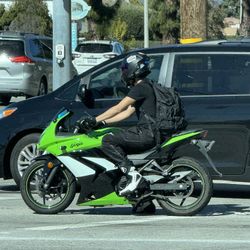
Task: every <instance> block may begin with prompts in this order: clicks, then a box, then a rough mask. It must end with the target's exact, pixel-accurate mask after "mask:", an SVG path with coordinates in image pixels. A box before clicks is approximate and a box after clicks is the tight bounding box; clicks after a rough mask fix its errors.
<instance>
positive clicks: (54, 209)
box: [20, 160, 76, 214]
mask: <svg viewBox="0 0 250 250" xmlns="http://www.w3.org/2000/svg"><path fill="white" fill-rule="evenodd" d="M45 163H46V161H45V160H39V161H35V162H33V163H32V164H31V165H30V167H29V168H28V169H27V170H26V171H25V173H24V175H23V178H22V180H21V189H20V190H21V195H22V198H23V200H24V202H25V203H26V204H27V206H28V207H30V208H31V209H32V210H33V211H35V212H36V213H38V214H56V213H59V212H62V211H63V210H64V209H66V208H67V207H68V206H69V205H70V204H71V202H72V201H73V199H74V197H75V194H76V181H75V177H74V176H73V175H72V174H71V173H70V172H69V171H68V170H67V169H66V168H62V167H59V168H58V169H57V172H56V174H55V176H54V178H53V179H52V182H51V185H50V187H49V188H48V189H47V190H45V189H44V187H43V184H44V183H45V181H46V178H47V177H46V176H45V175H44V174H43V169H44V164H45Z"/></svg>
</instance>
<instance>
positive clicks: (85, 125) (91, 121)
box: [76, 116, 106, 133]
mask: <svg viewBox="0 0 250 250" xmlns="http://www.w3.org/2000/svg"><path fill="white" fill-rule="evenodd" d="M105 125H106V122H105V121H102V122H97V121H96V118H95V117H93V116H87V117H86V116H85V117H82V118H80V119H79V120H78V121H77V122H76V127H78V129H79V132H80V133H84V132H86V131H88V130H91V129H98V128H102V127H104V126H105Z"/></svg>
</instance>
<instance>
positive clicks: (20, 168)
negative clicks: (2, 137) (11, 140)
mask: <svg viewBox="0 0 250 250" xmlns="http://www.w3.org/2000/svg"><path fill="white" fill-rule="evenodd" d="M39 138H40V134H38V133H33V134H28V135H26V136H24V137H22V138H21V139H20V140H19V141H18V142H17V144H16V145H15V146H14V148H13V150H12V153H11V157H10V171H11V174H12V177H13V179H14V181H15V182H16V184H17V186H20V179H21V177H22V175H23V173H24V171H25V170H26V168H27V167H28V166H29V165H30V163H31V160H33V159H34V158H35V157H36V156H38V155H40V152H39V150H38V149H37V143H38V140H39Z"/></svg>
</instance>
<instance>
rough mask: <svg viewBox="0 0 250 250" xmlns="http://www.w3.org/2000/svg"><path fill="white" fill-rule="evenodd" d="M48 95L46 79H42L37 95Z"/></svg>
mask: <svg viewBox="0 0 250 250" xmlns="http://www.w3.org/2000/svg"><path fill="white" fill-rule="evenodd" d="M46 94H47V82H46V79H45V78H42V79H41V82H40V84H39V89H38V94H37V95H46Z"/></svg>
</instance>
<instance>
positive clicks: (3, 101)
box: [0, 95, 11, 105]
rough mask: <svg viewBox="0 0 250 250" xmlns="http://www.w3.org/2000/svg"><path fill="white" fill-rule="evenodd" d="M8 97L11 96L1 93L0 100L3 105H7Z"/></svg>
mask: <svg viewBox="0 0 250 250" xmlns="http://www.w3.org/2000/svg"><path fill="white" fill-rule="evenodd" d="M10 99H11V96H8V95H2V96H0V102H1V103H2V104H3V105H9V103H10Z"/></svg>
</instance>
